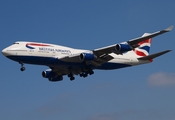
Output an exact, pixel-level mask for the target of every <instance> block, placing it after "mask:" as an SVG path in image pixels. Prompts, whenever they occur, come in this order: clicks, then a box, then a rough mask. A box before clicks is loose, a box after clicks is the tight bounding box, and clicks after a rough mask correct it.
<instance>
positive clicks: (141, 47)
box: [134, 33, 152, 57]
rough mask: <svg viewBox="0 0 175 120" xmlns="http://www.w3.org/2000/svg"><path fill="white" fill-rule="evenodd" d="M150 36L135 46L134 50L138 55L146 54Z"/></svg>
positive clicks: (147, 53) (148, 48) (149, 45)
mask: <svg viewBox="0 0 175 120" xmlns="http://www.w3.org/2000/svg"><path fill="white" fill-rule="evenodd" d="M147 35H150V34H149V33H144V34H143V36H142V37H144V36H147ZM151 42H152V38H150V39H148V40H145V41H142V42H140V43H138V47H137V48H135V50H134V52H135V54H136V55H137V56H138V57H143V56H148V55H149V51H150V47H151Z"/></svg>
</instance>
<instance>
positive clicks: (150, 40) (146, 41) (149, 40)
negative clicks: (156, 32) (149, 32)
mask: <svg viewBox="0 0 175 120" xmlns="http://www.w3.org/2000/svg"><path fill="white" fill-rule="evenodd" d="M151 42H152V39H151V38H150V39H148V40H145V41H142V42H139V43H138V45H141V44H143V43H151Z"/></svg>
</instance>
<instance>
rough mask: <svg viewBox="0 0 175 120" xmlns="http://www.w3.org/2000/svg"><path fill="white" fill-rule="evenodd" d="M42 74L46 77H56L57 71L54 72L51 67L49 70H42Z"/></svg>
mask: <svg viewBox="0 0 175 120" xmlns="http://www.w3.org/2000/svg"><path fill="white" fill-rule="evenodd" d="M42 76H43V77H44V78H54V77H55V73H54V72H52V70H51V69H48V70H45V71H43V72H42Z"/></svg>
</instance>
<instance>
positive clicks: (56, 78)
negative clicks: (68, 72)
mask: <svg viewBox="0 0 175 120" xmlns="http://www.w3.org/2000/svg"><path fill="white" fill-rule="evenodd" d="M42 76H43V77H44V78H48V79H49V81H51V82H56V81H61V80H63V76H57V75H56V74H55V73H54V72H53V71H52V70H51V69H47V70H45V71H43V72H42Z"/></svg>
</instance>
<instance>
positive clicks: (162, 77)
mask: <svg viewBox="0 0 175 120" xmlns="http://www.w3.org/2000/svg"><path fill="white" fill-rule="evenodd" d="M147 82H148V85H151V86H172V85H173V86H174V85H175V73H164V72H159V73H154V74H152V75H150V76H149V77H148V79H147Z"/></svg>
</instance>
